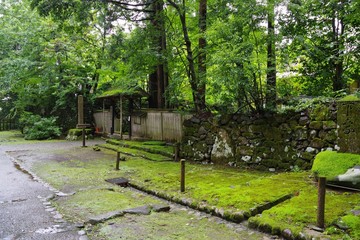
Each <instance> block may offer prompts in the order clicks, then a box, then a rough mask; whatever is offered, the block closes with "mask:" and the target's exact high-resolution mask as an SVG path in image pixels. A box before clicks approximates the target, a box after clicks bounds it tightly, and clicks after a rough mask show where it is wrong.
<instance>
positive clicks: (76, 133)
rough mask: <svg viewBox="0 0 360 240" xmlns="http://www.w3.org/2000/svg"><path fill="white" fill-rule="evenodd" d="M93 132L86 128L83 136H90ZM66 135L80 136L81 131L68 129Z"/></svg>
mask: <svg viewBox="0 0 360 240" xmlns="http://www.w3.org/2000/svg"><path fill="white" fill-rule="evenodd" d="M92 132H93V130H92V129H91V128H86V129H85V134H86V135H90V134H92ZM68 135H70V136H81V135H82V129H79V128H72V129H69V132H68Z"/></svg>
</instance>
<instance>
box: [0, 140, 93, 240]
mask: <svg viewBox="0 0 360 240" xmlns="http://www.w3.org/2000/svg"><path fill="white" fill-rule="evenodd" d="M93 143H96V142H93ZM74 144H79V143H78V142H69V143H62V144H61V147H64V148H66V147H71V146H74ZM88 145H91V143H88ZM54 146H56V147H58V146H59V144H57V143H54V142H45V143H41V144H20V145H15V144H5V145H3V144H1V145H0V239H3V240H13V239H26V240H28V239H34V240H47V239H49V240H50V239H64V240H65V239H66V240H69V239H80V240H85V239H87V237H86V235H85V233H84V232H83V231H81V229H79V228H78V227H79V226H77V225H75V224H70V223H68V222H66V221H65V220H64V219H62V216H61V215H60V214H59V213H58V212H57V211H56V209H55V208H54V207H53V206H51V205H50V203H49V202H48V200H49V198H51V197H52V196H53V195H54V192H53V191H51V190H50V189H49V188H48V187H47V186H46V185H44V184H43V183H40V182H38V181H35V180H33V179H32V177H31V176H30V175H29V174H27V173H26V171H25V170H22V169H21V168H20V166H18V165H16V164H14V162H13V161H12V158H11V157H10V156H9V155H8V154H7V153H6V152H7V151H15V150H16V151H19V150H27V149H28V150H30V149H31V150H34V149H39V150H42V149H48V148H52V147H54Z"/></svg>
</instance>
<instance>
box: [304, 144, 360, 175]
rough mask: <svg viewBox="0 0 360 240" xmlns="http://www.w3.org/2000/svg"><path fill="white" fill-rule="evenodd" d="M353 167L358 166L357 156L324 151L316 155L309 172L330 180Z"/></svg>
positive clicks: (359, 156) (359, 158)
mask: <svg viewBox="0 0 360 240" xmlns="http://www.w3.org/2000/svg"><path fill="white" fill-rule="evenodd" d="M355 165H360V155H358V154H351V153H338V152H334V151H324V152H320V153H319V154H317V155H316V157H315V160H314V163H313V166H312V168H311V171H312V172H314V173H316V174H317V175H318V176H322V177H326V178H328V179H329V180H332V179H334V178H335V177H336V176H337V175H339V174H343V173H345V172H346V171H347V170H348V169H349V168H352V167H354V166H355Z"/></svg>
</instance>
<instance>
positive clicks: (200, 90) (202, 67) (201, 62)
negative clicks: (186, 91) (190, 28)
mask: <svg viewBox="0 0 360 240" xmlns="http://www.w3.org/2000/svg"><path fill="white" fill-rule="evenodd" d="M206 14H207V0H200V3H199V30H200V37H199V56H198V73H199V74H198V84H197V85H198V86H197V94H198V95H199V99H198V101H199V106H198V108H199V109H197V111H203V110H204V109H205V108H206V104H205V94H206V45H207V44H206Z"/></svg>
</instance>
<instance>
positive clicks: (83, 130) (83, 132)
mask: <svg viewBox="0 0 360 240" xmlns="http://www.w3.org/2000/svg"><path fill="white" fill-rule="evenodd" d="M82 143H83V145H82V146H83V147H86V144H85V128H83V129H82Z"/></svg>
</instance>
